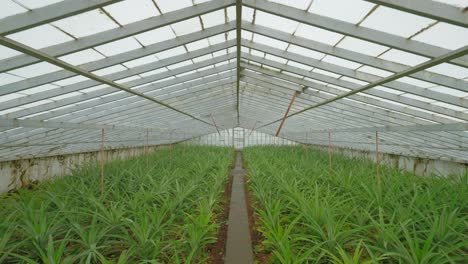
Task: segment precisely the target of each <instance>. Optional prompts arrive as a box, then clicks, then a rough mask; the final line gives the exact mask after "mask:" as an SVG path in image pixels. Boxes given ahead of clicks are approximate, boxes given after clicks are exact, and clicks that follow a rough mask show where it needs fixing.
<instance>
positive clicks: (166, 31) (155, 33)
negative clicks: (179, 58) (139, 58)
mask: <svg viewBox="0 0 468 264" xmlns="http://www.w3.org/2000/svg"><path fill="white" fill-rule="evenodd" d="M175 37H176V35H175V34H174V31H172V29H171V27H170V26H165V27H160V28H157V29H153V30H150V31H146V32H143V33H141V34H138V35H135V38H136V39H138V41H139V42H140V43H141V44H143V45H145V46H148V45H151V44H154V43H159V42H162V41H165V40H168V39H173V38H175Z"/></svg>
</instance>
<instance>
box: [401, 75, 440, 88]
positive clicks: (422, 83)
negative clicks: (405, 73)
mask: <svg viewBox="0 0 468 264" xmlns="http://www.w3.org/2000/svg"><path fill="white" fill-rule="evenodd" d="M398 81H399V82H405V83H408V84H411V85H416V86H419V87H423V88H428V87H432V86H434V84H433V83H430V82H425V81H421V80H418V79H414V78H411V77H403V78H400V79H398Z"/></svg>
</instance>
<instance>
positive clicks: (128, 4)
mask: <svg viewBox="0 0 468 264" xmlns="http://www.w3.org/2000/svg"><path fill="white" fill-rule="evenodd" d="M104 9H105V10H106V11H107V12H108V13H109V14H110V15H111V16H112V17H113V18H114V19H116V20H117V22H119V23H120V24H121V25H126V24H130V23H132V22H136V21H140V20H144V19H147V18H150V17H153V16H157V15H159V11H158V10H157V9H156V6H155V5H154V4H153V2H152V1H151V0H132V1H122V2H119V3H116V4H113V5H109V6H106V7H104Z"/></svg>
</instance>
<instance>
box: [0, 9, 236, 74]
mask: <svg viewBox="0 0 468 264" xmlns="http://www.w3.org/2000/svg"><path fill="white" fill-rule="evenodd" d="M234 4H235V0H220V1H213V2H211V1H210V2H205V3H201V4H198V5H194V6H191V7H187V8H183V9H179V10H176V11H173V12H168V13H166V14H164V15H161V16H157V17H152V18H148V19H145V20H142V21H137V22H133V23H131V24H128V25H125V26H123V27H119V28H115V29H110V30H107V31H103V32H99V33H96V34H94V35H90V36H86V37H83V38H80V39H78V40H73V41H68V42H65V43H61V44H57V45H53V46H49V47H46V48H44V49H41V50H40V51H41V52H43V53H46V54H48V55H50V56H53V57H58V56H62V55H67V54H70V53H73V52H77V51H81V50H84V49H87V48H91V47H94V46H98V45H102V44H106V43H109V42H112V41H115V40H119V39H123V38H126V37H129V36H132V35H136V34H139V33H143V32H146V31H149V30H153V29H156V28H160V27H164V26H167V25H170V24H173V23H177V22H180V21H182V20H186V19H190V18H193V17H197V16H201V15H203V14H206V13H210V12H213V11H217V10H219V9H223V8H226V7H229V6H232V5H234ZM39 61H40V60H39V59H38V58H35V57H30V56H27V55H18V56H15V57H12V58H8V59H4V60H1V61H0V72H4V71H9V70H13V69H17V68H20V67H23V66H27V65H31V64H33V63H36V62H39Z"/></svg>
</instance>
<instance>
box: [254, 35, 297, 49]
mask: <svg viewBox="0 0 468 264" xmlns="http://www.w3.org/2000/svg"><path fill="white" fill-rule="evenodd" d="M253 41H254V42H257V43H260V44H263V45H268V46H271V47H274V48H277V49H281V50H285V49H286V47H287V46H288V45H289V44H288V43H286V42H283V41H280V40H276V39H272V38H269V37H265V36H262V35H259V34H254V37H253Z"/></svg>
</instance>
